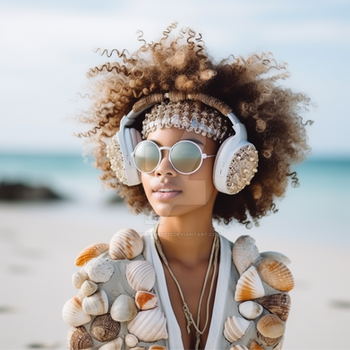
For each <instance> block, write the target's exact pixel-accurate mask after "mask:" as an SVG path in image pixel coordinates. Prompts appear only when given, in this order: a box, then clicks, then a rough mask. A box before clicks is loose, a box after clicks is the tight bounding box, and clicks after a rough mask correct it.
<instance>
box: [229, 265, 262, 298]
mask: <svg viewBox="0 0 350 350" xmlns="http://www.w3.org/2000/svg"><path fill="white" fill-rule="evenodd" d="M264 295H265V291H264V287H263V284H262V282H261V279H260V277H259V274H258V272H257V271H256V268H255V267H254V266H251V267H250V268H249V269H248V270H247V271H246V272H244V273H243V275H242V276H241V277H240V279H239V280H238V282H237V285H236V292H235V300H236V301H245V300H251V299H256V298H260V297H263V296H264Z"/></svg>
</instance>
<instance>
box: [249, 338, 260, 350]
mask: <svg viewBox="0 0 350 350" xmlns="http://www.w3.org/2000/svg"><path fill="white" fill-rule="evenodd" d="M249 350H264V348H263V347H262V346H260V345H259V344H258V343H257V342H256V341H255V340H251V341H250V343H249Z"/></svg>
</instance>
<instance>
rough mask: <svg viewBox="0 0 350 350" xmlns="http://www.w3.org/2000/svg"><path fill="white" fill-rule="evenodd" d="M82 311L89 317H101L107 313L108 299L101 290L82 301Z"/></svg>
mask: <svg viewBox="0 0 350 350" xmlns="http://www.w3.org/2000/svg"><path fill="white" fill-rule="evenodd" d="M83 310H84V311H85V312H86V313H87V314H89V315H103V314H105V313H107V311H108V297H107V294H106V292H105V291H104V290H101V291H99V292H97V293H95V294H93V295H91V296H90V297H86V298H84V300H83Z"/></svg>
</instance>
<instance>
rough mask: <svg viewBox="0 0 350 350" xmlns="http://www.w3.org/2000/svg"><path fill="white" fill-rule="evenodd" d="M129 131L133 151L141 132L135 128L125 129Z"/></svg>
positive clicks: (140, 139)
mask: <svg viewBox="0 0 350 350" xmlns="http://www.w3.org/2000/svg"><path fill="white" fill-rule="evenodd" d="M127 130H129V131H130V138H131V144H132V152H134V149H135V147H136V146H137V145H138V144H139V143H140V142H141V141H142V137H141V133H140V131H138V130H137V129H135V128H130V129H127Z"/></svg>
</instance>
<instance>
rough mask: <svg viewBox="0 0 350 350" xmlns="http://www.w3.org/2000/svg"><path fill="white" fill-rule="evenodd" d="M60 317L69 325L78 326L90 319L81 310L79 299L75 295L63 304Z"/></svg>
mask: <svg viewBox="0 0 350 350" xmlns="http://www.w3.org/2000/svg"><path fill="white" fill-rule="evenodd" d="M62 317H63V321H64V322H66V323H67V324H69V325H70V326H71V327H78V326H81V325H83V324H85V323H88V322H90V321H91V316H90V315H88V314H86V313H85V312H84V311H83V309H82V304H81V300H80V299H79V298H78V297H77V296H75V297H73V298H71V299H69V300H68V301H67V302H66V303H65V304H64V306H63V310H62Z"/></svg>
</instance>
